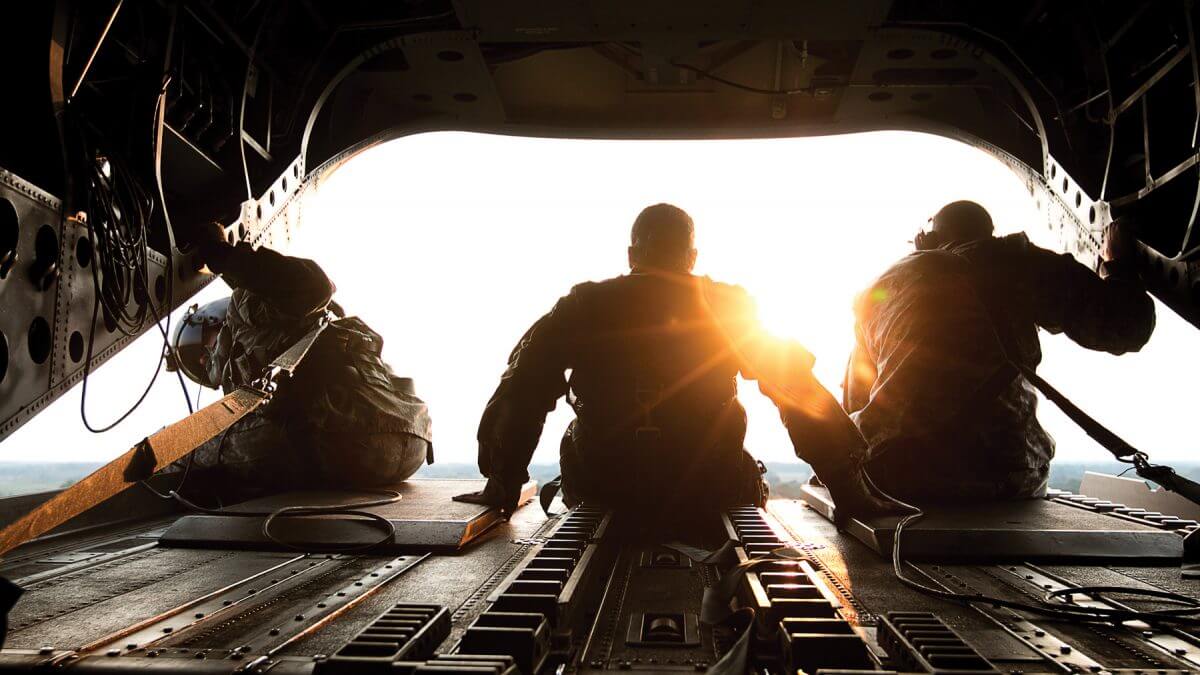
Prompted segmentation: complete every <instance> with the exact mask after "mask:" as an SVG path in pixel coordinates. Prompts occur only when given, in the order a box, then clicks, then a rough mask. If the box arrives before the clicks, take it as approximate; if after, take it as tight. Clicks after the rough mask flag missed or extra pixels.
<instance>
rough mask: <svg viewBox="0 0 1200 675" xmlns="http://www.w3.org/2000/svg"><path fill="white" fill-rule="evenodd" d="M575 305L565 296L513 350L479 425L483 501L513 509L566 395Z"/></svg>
mask: <svg viewBox="0 0 1200 675" xmlns="http://www.w3.org/2000/svg"><path fill="white" fill-rule="evenodd" d="M575 304H576V299H575V297H574V295H568V296H566V297H564V298H562V299H561V300H559V301H558V303H557V304H556V305H555V306H554V308H553V309H552V310H550V312H549V313H547V314H546V315H545V316H543V317H542V318H540V319H538V320H537V322H535V323H534V324H533V326H532V327H530V329H529V330H528V331H526V332H525V335H524V336H522V338H521V340H520V342H518V343H517V346H516V347H515V348H514V349H513V351H512V354H511V355H510V356H509V359H508V368H507V369H506V370H505V371H504V375H503V376H501V378H500V384H499V386H497V387H496V391H495V393H494V394H492V398H491V400H490V401H488V404H487V407H486V408H485V409H484V412H483V418H482V419H481V420H480V423H479V433H478V440H479V472H480V473H482V474H483V475H484V476H486V477H487V478H488V490H487V491H490V493H491V494H490V495H488V497H487V498H486V499H485V500H484V501H486V502H487V503H490V504H492V505H494V506H500V507H502V508H505V509H507V510H510V511H511V510H512V509H514V508H516V506H517V505H516V499H517V495H518V494H519V493H520V489H521V486H522V485H524V483H525V482H526V481H528V480H529V462H530V459H531V458H532V457H533V451H534V450H535V449H536V448H537V444H538V440H539V439H540V438H541V435H542V428H543V426H544V425H545V423H546V415H547V414H548V413H549V412H550V411H551V410H554V407H555V405H556V404H557V402H558V399H559V397H561V396H563V395H565V394H566V392H567V379H566V370H567V368H568V367H569V357H568V348H569V346H570V343H571V326H572V322H573V321H574V319H573V313H574V311H573V310H574V307H575Z"/></svg>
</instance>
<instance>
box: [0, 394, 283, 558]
mask: <svg viewBox="0 0 1200 675" xmlns="http://www.w3.org/2000/svg"><path fill="white" fill-rule="evenodd" d="M265 401H266V394H264V393H262V392H260V391H255V390H253V389H247V388H242V389H237V390H235V391H233V392H232V393H230V394H228V395H227V396H225V397H224V398H221V399H220V400H218V401H216V402H214V403H211V404H209V405H207V406H205V407H204V408H201V409H200V410H198V411H196V412H195V413H193V414H192V415H189V416H187V417H185V418H183V419H182V420H179V421H178V422H176V423H174V424H172V425H170V426H168V427H166V428H164V429H162V430H160V431H158V432H157V433H155V434H154V435H152V436H150V437H148V438H146V439H145V440H143V441H142V442H141V443H138V445H137V446H136V447H134V448H132V449H130V450H129V451H128V452H126V453H125V454H123V455H121V456H120V457H118V458H116V459H114V460H113V461H111V462H109V463H108V464H105V465H104V466H102V467H100V468H99V469H97V470H96V471H94V472H93V473H91V474H90V475H88V476H87V477H85V478H83V479H82V480H80V481H79V482H77V483H75V484H74V485H72V486H71V487H69V488H67V489H65V490H63V491H62V492H60V493H58V494H57V495H55V496H53V497H51V498H50V500H49V501H47V502H45V503H44V504H42V505H41V506H39V507H37V508H36V509H34V510H33V511H31V512H29V513H27V514H25V515H24V516H23V517H21V519H20V520H18V521H16V522H15V523H13V524H11V525H9V526H8V527H6V528H4V529H3V530H0V555H3V554H4V553H7V552H9V551H11V550H12V549H14V548H16V547H17V546H19V545H21V544H23V543H25V542H27V541H29V540H30V539H33V538H35V537H38V536H41V535H43V534H45V533H46V532H49V531H50V530H52V529H54V528H55V527H58V526H59V525H62V524H63V523H65V522H67V521H68V520H70V519H71V518H74V517H75V516H77V515H79V514H81V513H83V512H84V511H87V510H88V509H90V508H92V507H93V506H95V505H97V504H99V503H100V502H103V501H104V500H106V499H108V498H110V497H112V496H114V495H116V494H118V493H120V492H122V491H124V490H126V489H127V488H129V487H131V486H133V485H135V484H136V483H138V482H139V481H142V480H145V479H146V478H149V477H150V475H152V474H153V473H154V472H155V471H158V470H160V469H162V468H165V467H166V466H168V465H170V464H172V463H173V462H175V461H177V460H179V459H181V458H183V457H184V456H186V455H187V454H188V453H189V452H191V451H192V450H194V449H195V448H196V447H198V446H199V445H200V444H202V443H204V442H205V441H207V440H209V439H211V438H213V437H214V436H216V435H217V434H219V433H221V432H222V431H224V430H226V429H228V428H229V427H230V426H232V425H233V424H234V423H235V422H237V421H238V420H240V419H242V418H243V417H245V416H246V415H248V414H250V413H251V412H253V411H254V410H255V409H257V408H258V407H259V406H261V405H262V404H263V403H264V402H265Z"/></svg>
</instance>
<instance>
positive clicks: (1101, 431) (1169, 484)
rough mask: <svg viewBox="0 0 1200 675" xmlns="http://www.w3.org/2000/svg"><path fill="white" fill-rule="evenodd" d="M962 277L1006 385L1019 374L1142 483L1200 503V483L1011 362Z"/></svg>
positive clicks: (1007, 339)
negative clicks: (997, 352) (1001, 363)
mask: <svg viewBox="0 0 1200 675" xmlns="http://www.w3.org/2000/svg"><path fill="white" fill-rule="evenodd" d="M942 250H948V249H942ZM949 252H950V253H953V254H954V255H956V256H959V257H960V258H962V259H964V260H967V261H968V263H969V262H970V259H969V258H967V257H966V256H965V255H962V254H961V253H957V252H954V251H949ZM966 276H967V279H969V280H970V284H971V287H972V289H973V290H974V291H975V296H976V297H977V298H978V299H979V302H980V303H981V304H982V305H983V307H984V309H985V310H986V312H985V314H986V316H987V317H988V321H989V322H990V323H991V325H992V329H993V330H994V331H995V332H996V337H997V340H998V341H999V343H1000V349H1001V353H1002V354H1003V356H1004V359H1005V360H1006V361H1007V364H1006V366H1008V368H1007V369H1013V368H1015V371H1012V370H1010V372H1013V375H1012V377H1011V378H1009V379H1007V380H1006V382H1011V381H1012V378H1016V377H1017V376H1018V374H1019V375H1023V376H1024V377H1025V379H1026V380H1028V381H1029V383H1030V384H1032V385H1033V386H1034V388H1036V389H1037V390H1038V391H1040V392H1042V395H1044V396H1045V397H1046V398H1047V399H1049V400H1050V401H1051V402H1052V403H1054V405H1056V406H1057V407H1058V408H1059V410H1062V411H1063V414H1065V415H1066V416H1067V418H1068V419H1070V420H1071V421H1072V422H1074V423H1075V424H1076V425H1077V426H1078V427H1079V428H1080V429H1082V430H1083V431H1084V433H1086V434H1087V435H1088V436H1090V437H1091V438H1092V440H1094V441H1096V443H1097V444H1099V445H1100V447H1102V448H1104V449H1105V450H1107V451H1109V452H1110V453H1112V455H1113V457H1115V458H1116V459H1117V460H1118V461H1121V462H1126V463H1129V464H1132V465H1133V468H1134V471H1135V472H1136V473H1137V475H1139V476H1141V477H1142V478H1145V479H1146V480H1150V481H1154V482H1155V483H1158V484H1159V485H1161V486H1162V487H1163V488H1165V489H1166V490H1168V491H1169V492H1175V493H1177V494H1179V495H1180V496H1181V497H1184V498H1185V499H1189V500H1191V501H1192V502H1194V503H1196V504H1200V483H1196V482H1195V481H1192V480H1189V479H1187V478H1184V477H1183V476H1180V475H1179V474H1178V473H1176V472H1175V469H1173V468H1171V467H1169V466H1165V465H1159V464H1151V463H1150V458H1149V456H1148V455H1147V454H1146V453H1144V452H1142V451H1141V450H1138V449H1137V448H1135V447H1133V446H1132V445H1130V444H1129V443H1128V442H1127V441H1125V439H1123V438H1121V437H1120V436H1118V435H1117V434H1116V433H1114V432H1113V431H1112V430H1111V429H1109V428H1108V427H1106V426H1104V425H1103V424H1101V423H1100V422H1099V421H1098V420H1096V418H1094V417H1092V416H1091V415H1089V414H1087V413H1086V412H1084V411H1083V409H1082V408H1080V407H1079V406H1077V405H1075V403H1074V402H1072V401H1071V399H1069V398H1067V397H1066V396H1065V395H1064V394H1063V393H1062V392H1060V391H1059V390H1058V389H1056V388H1055V387H1054V386H1053V385H1051V384H1050V383H1049V382H1047V381H1046V380H1045V379H1044V378H1043V377H1042V376H1041V375H1038V374H1037V372H1036V371H1034V369H1033V368H1031V367H1030V366H1027V365H1025V364H1023V363H1020V362H1018V361H1017V360H1016V359H1014V358H1013V357H1012V355H1011V352H1010V351H1009V349H1010V347H1011V345H1012V343H1013V342H1012V339H1011V335H1010V333H1009V331H1007V330H1005V329H1004V328H1005V326H1007V324H1003V323H1001V322H1000V321H998V320H997V310H996V309H995V307H994V306H993V304H992V303H991V302H990V301H989V300H990V298H989V296H988V295H987V294H986V293H984V292H983V290H982V288H981V287H980V282H979V279H978V278H977V277H976V275H975V272H974V270H973V269H969V271H968V272H967V275H966ZM1002 390H1003V388H998V389H996V395H999V393H1000V391H1002Z"/></svg>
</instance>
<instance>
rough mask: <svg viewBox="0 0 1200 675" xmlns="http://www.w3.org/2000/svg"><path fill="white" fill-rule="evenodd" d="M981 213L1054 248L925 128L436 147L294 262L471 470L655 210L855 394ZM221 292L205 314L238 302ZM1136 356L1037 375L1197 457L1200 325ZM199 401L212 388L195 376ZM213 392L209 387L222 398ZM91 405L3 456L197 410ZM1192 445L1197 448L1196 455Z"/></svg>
mask: <svg viewBox="0 0 1200 675" xmlns="http://www.w3.org/2000/svg"><path fill="white" fill-rule="evenodd" d="M957 199H972V200H975V201H977V202H979V203H981V204H983V205H984V206H985V207H986V208H987V209H988V210H989V211H990V212H991V214H992V217H993V219H994V220H995V222H996V224H997V229H998V231H999V232H1001V233H1007V232H1014V231H1018V230H1025V231H1027V232H1029V234H1030V235H1031V236H1032V237H1033V238H1034V241H1036V242H1038V243H1041V244H1042V245H1045V246H1049V247H1053V246H1054V245H1055V241H1054V240H1053V238H1052V235H1051V234H1050V232H1049V230H1048V229H1047V228H1046V226H1045V224H1044V219H1043V218H1041V217H1040V216H1039V214H1038V212H1037V210H1036V206H1035V204H1034V201H1033V199H1032V198H1031V196H1030V195H1029V193H1028V192H1027V191H1026V190H1025V188H1024V186H1023V185H1022V184H1021V182H1020V181H1019V180H1018V179H1017V178H1016V177H1015V176H1014V175H1013V174H1012V173H1011V172H1010V171H1009V170H1008V169H1007V168H1006V167H1005V166H1003V165H1002V164H1000V163H999V162H998V161H996V160H994V159H993V158H991V157H990V156H988V155H986V154H984V153H983V152H982V151H979V150H976V149H974V148H971V147H969V146H966V145H963V144H960V143H958V142H955V141H951V140H947V139H943V138H939V137H934V136H927V135H921V134H915V133H899V132H887V133H872V134H861V135H853V136H839V137H825V138H810V139H787V140H755V141H662V142H648V141H576V140H549V139H527V138H512V137H502V136H483V135H476V134H466V133H437V134H425V135H420V136H415V137H411V138H406V139H402V140H398V141H393V142H391V143H387V144H384V145H382V146H380V147H377V148H374V149H372V150H370V151H367V152H365V153H363V154H361V155H360V156H358V157H356V158H354V159H353V160H351V161H350V162H349V163H347V164H346V165H345V166H344V167H342V168H341V169H339V170H338V171H336V172H335V173H334V174H333V175H332V176H330V177H329V178H328V179H327V180H326V181H325V182H324V183H323V184H322V185H321V187H320V189H319V190H317V191H316V193H315V194H314V195H313V198H312V199H311V201H309V202H308V203H307V204H306V205H305V207H304V226H303V227H302V228H301V230H300V231H299V233H298V234H297V238H296V240H295V242H294V243H293V246H292V248H291V251H290V252H292V253H295V254H297V255H303V256H306V257H311V258H314V259H316V260H317V261H318V262H320V263H321V265H322V266H323V267H324V268H325V270H326V271H327V273H328V274H329V276H330V277H331V278H332V279H333V280H334V281H335V283H336V284H337V286H338V289H339V291H338V294H337V296H336V297H337V299H338V300H339V301H340V302H341V303H342V305H343V306H344V307H345V308H346V309H347V311H348V312H349V313H352V314H358V315H359V316H361V317H363V318H364V319H365V320H366V321H367V322H368V323H369V324H370V325H371V326H373V327H374V328H375V329H376V330H378V331H379V332H380V333H382V334H383V336H384V338H385V348H384V356H385V358H386V359H387V361H388V362H389V363H391V365H392V366H393V368H394V369H395V370H396V372H397V373H398V374H400V375H408V376H411V377H414V378H415V380H416V384H417V389H418V392H419V394H420V395H421V396H422V397H423V398H424V399H425V400H426V401H427V402H428V403H429V405H430V407H431V411H432V413H433V419H434V434H435V446H436V450H437V457H438V459H439V460H440V461H443V462H474V461H475V451H476V446H475V441H474V438H475V429H476V425H477V423H478V420H479V415H480V413H481V412H482V410H483V406H484V404H485V403H486V402H487V400H488V398H489V396H490V395H491V392H492V390H493V388H494V387H495V385H496V381H497V379H498V378H499V375H500V373H501V372H502V371H503V369H504V365H505V361H506V359H507V356H508V353H509V351H510V350H511V349H512V346H513V344H515V342H516V341H517V339H518V338H519V337H520V336H521V334H522V333H523V332H524V331H525V329H526V328H527V327H528V326H529V324H530V323H532V322H533V321H534V320H536V319H537V318H538V317H539V316H541V314H542V313H544V312H545V311H547V310H548V309H549V308H550V307H551V306H552V305H553V304H554V302H555V300H557V299H558V298H559V297H560V296H562V295H564V294H565V293H567V291H569V290H570V288H571V286H572V285H574V284H576V283H579V282H581V281H586V280H599V279H604V278H607V277H611V276H615V275H619V274H623V273H625V272H626V271H628V270H627V267H626V254H625V248H626V246H627V245H628V237H629V228H630V225H631V224H632V222H633V219H634V217H635V216H636V215H637V213H638V211H640V210H641V209H642V208H643V207H645V206H647V205H649V204H653V203H656V202H663V201H665V202H671V203H673V204H676V205H678V206H680V207H682V208H684V209H686V210H687V211H688V212H689V213H691V214H692V216H693V218H694V219H695V222H696V239H697V248H698V249H699V251H700V254H699V259H698V262H697V266H696V271H697V272H698V273H700V274H707V275H710V276H712V277H713V278H715V279H718V280H720V281H726V282H732V283H738V284H741V285H743V286H745V287H746V288H747V289H748V290H749V291H750V292H751V293H752V294H753V295H754V296H755V297H756V298H757V300H758V303H759V309H760V313H761V315H762V317H763V318H764V320H765V322H766V324H767V325H768V327H769V328H771V329H772V330H773V331H774V332H776V333H778V334H781V335H787V336H792V337H795V338H798V339H799V340H800V341H801V342H803V343H804V344H805V345H806V346H807V347H808V348H809V349H810V350H811V351H812V352H813V353H815V354H816V355H817V374H818V376H819V377H820V379H821V380H822V381H823V382H824V383H825V384H826V386H827V387H829V388H830V389H831V390H832V391H833V392H834V393H835V395H838V396H840V383H841V375H842V368H843V366H844V365H845V362H846V358H847V355H848V353H849V349H850V346H851V344H852V335H853V316H852V314H851V309H850V307H851V302H852V300H853V298H854V296H855V294H856V293H858V292H859V291H861V290H862V289H864V288H865V287H866V286H867V285H869V284H870V282H871V281H872V280H873V279H874V278H875V277H876V276H878V274H879V273H880V272H882V271H883V269H885V268H886V267H887V266H888V265H889V264H890V263H891V262H893V261H894V260H896V259H897V258H899V257H901V256H903V255H905V254H906V253H908V252H909V251H910V250H911V243H910V242H911V239H912V235H913V233H915V232H916V231H917V229H918V228H920V227H922V226H923V225H924V224H925V222H926V219H927V218H928V217H929V216H930V215H932V214H933V213H934V212H935V211H937V209H938V208H939V207H940V206H942V205H943V204H945V203H947V202H950V201H953V200H957ZM220 287H223V284H214V286H213V287H210V288H209V289H208V290H206V291H205V293H204V294H202V295H201V296H200V298H198V300H199V301H201V302H203V301H205V300H208V299H212V298H215V297H219V296H220V295H221V294H222V293H223V292H227V290H225V289H223V288H220ZM1158 310H1159V315H1158V316H1159V324H1158V330H1157V331H1156V333H1155V335H1154V337H1153V338H1152V339H1151V341H1150V344H1149V345H1148V346H1147V347H1146V348H1145V349H1144V350H1143V351H1142V352H1141V353H1139V354H1135V355H1131V356H1126V357H1121V358H1117V357H1113V356H1109V355H1107V354H1102V353H1095V352H1088V351H1086V350H1084V349H1082V348H1080V347H1077V346H1075V345H1074V344H1073V343H1071V342H1070V341H1069V340H1067V339H1066V338H1064V337H1062V336H1050V335H1047V334H1043V347H1044V351H1045V355H1046V358H1045V363H1044V365H1043V367H1042V369H1041V371H1040V372H1042V374H1043V375H1044V376H1045V377H1046V378H1047V379H1048V380H1050V381H1051V382H1052V383H1054V384H1056V385H1057V386H1058V387H1059V388H1060V389H1062V390H1063V391H1064V392H1066V393H1067V394H1068V395H1069V396H1071V397H1073V398H1074V399H1075V400H1076V402H1077V403H1079V404H1080V405H1081V406H1082V407H1083V408H1084V409H1086V410H1089V411H1090V412H1091V413H1092V414H1093V415H1095V416H1096V417H1097V418H1099V419H1100V420H1102V421H1104V422H1105V423H1106V424H1108V425H1110V426H1111V427H1112V428H1113V429H1114V430H1115V431H1117V432H1118V433H1120V434H1122V435H1124V436H1125V438H1126V439H1127V440H1129V441H1130V442H1131V443H1133V444H1134V445H1136V446H1139V447H1141V448H1142V449H1144V450H1146V451H1148V452H1150V453H1151V454H1152V455H1153V456H1154V457H1155V458H1157V459H1161V460H1171V459H1176V460H1184V459H1192V458H1193V457H1194V456H1195V454H1194V452H1193V451H1194V450H1195V449H1196V448H1194V447H1192V445H1190V444H1187V443H1189V442H1188V441H1186V440H1182V441H1181V439H1186V438H1188V435H1187V434H1184V433H1181V432H1182V430H1183V429H1184V428H1185V424H1186V421H1187V420H1188V416H1189V414H1190V412H1191V405H1190V396H1189V395H1188V393H1187V391H1186V390H1185V389H1182V388H1178V387H1172V386H1166V387H1164V386H1163V383H1166V382H1173V381H1178V378H1177V375H1178V373H1179V370H1178V369H1179V364H1180V363H1181V362H1182V361H1184V359H1185V357H1186V354H1188V353H1189V350H1190V348H1191V347H1192V346H1193V345H1194V342H1195V338H1196V334H1195V329H1194V328H1192V327H1191V326H1190V325H1188V324H1186V323H1185V322H1184V321H1183V320H1181V319H1179V318H1178V317H1177V316H1176V315H1175V314H1173V313H1172V312H1170V310H1168V309H1166V308H1165V307H1164V306H1162V305H1161V304H1159V307H1158ZM160 347H161V339H160V337H159V336H158V335H157V332H155V334H154V335H148V336H146V337H144V338H142V339H141V340H139V341H138V342H137V343H135V344H134V345H133V346H132V347H131V348H129V349H126V350H125V351H124V352H122V353H121V354H119V355H118V356H117V357H115V358H114V359H113V361H112V362H110V363H109V364H107V365H105V366H104V367H103V368H101V369H100V370H99V371H97V373H96V374H95V375H94V377H93V380H92V382H91V384H90V385H89V392H88V401H87V403H88V412H89V417H90V418H91V419H92V420H93V425H97V424H106V423H108V422H109V421H111V420H112V419H113V418H114V417H115V416H116V415H117V414H119V413H120V412H123V410H124V409H125V408H126V407H128V406H129V405H130V404H131V403H132V402H133V401H134V400H135V399H136V398H137V396H138V395H139V394H140V393H141V390H142V387H144V386H145V382H146V378H148V377H149V376H150V374H151V371H152V368H153V366H154V362H155V360H156V357H157V354H158V351H159V349H160ZM189 386H190V389H191V391H192V394H193V396H194V395H195V392H196V387H195V385H191V384H190V383H189ZM741 390H742V400H743V402H744V403H745V405H746V408H747V410H748V411H749V415H750V430H749V434H748V437H747V447H748V448H749V449H750V450H751V452H752V453H754V454H755V455H756V456H757V457H759V458H760V459H764V460H775V461H778V460H787V459H789V458H792V457H793V454H792V449H791V447H790V443H789V442H788V439H787V436H786V434H785V433H784V431H783V427H782V425H781V424H780V422H779V418H778V415H777V413H776V412H775V410H774V409H773V407H772V406H771V405H770V403H769V402H768V401H767V400H766V399H765V398H764V397H762V396H761V395H760V394H759V393H758V390H757V387H755V386H754V385H749V386H746V385H745V383H743V386H742V388H741ZM215 397H216V394H215V392H213V391H211V390H206V391H205V392H204V400H206V401H212V400H213V399H214V398H215ZM79 400H80V390H79V388H78V387H77V388H76V389H75V390H74V391H72V392H71V393H69V394H68V395H66V396H64V397H63V398H62V399H61V400H60V401H59V402H58V403H56V404H55V405H54V406H51V407H50V408H49V409H47V410H46V411H44V412H43V413H42V414H41V415H40V416H38V417H37V418H35V419H34V420H33V421H32V422H30V423H29V424H27V425H26V426H25V427H23V428H22V429H20V430H19V431H17V432H16V433H15V434H14V435H13V436H12V437H11V438H9V439H8V440H6V441H5V442H4V444H3V453H2V454H0V460H23V461H31V460H32V461H66V460H87V461H102V460H107V459H109V458H112V457H114V456H116V455H117V454H119V453H121V452H123V451H125V450H126V449H128V448H129V447H130V445H131V444H133V443H134V442H136V441H137V440H138V439H140V438H142V437H144V436H145V435H147V434H149V433H152V432H153V431H155V430H156V429H158V428H159V427H161V426H163V425H164V424H166V423H169V422H171V421H174V420H176V419H178V418H180V417H183V416H184V414H185V413H186V409H185V407H184V402H183V398H182V395H181V393H180V389H179V383H178V381H177V380H175V378H174V375H173V374H168V373H165V372H164V373H163V374H162V375H160V377H159V381H158V383H157V384H156V385H155V387H154V390H153V391H152V392H151V395H150V396H149V398H148V400H147V401H146V403H145V404H144V405H143V406H142V408H141V409H139V410H138V411H137V412H136V413H135V414H134V415H133V416H131V417H130V419H129V420H127V421H126V422H125V423H124V424H123V425H121V426H120V427H118V428H117V429H116V430H114V431H112V432H110V433H107V434H104V435H103V436H100V437H96V436H95V435H92V434H89V433H88V432H87V431H86V430H84V429H83V427H82V424H81V423H80V421H79ZM1041 415H1042V419H1043V422H1044V424H1045V425H1046V427H1047V428H1048V429H1049V430H1050V431H1051V433H1052V434H1053V435H1054V436H1055V437H1056V438H1057V439H1058V447H1059V451H1058V457H1059V458H1060V459H1065V460H1071V461H1080V460H1088V459H1096V460H1103V459H1106V458H1107V454H1106V453H1105V452H1104V451H1103V450H1102V449H1100V448H1099V447H1098V446H1096V445H1095V444H1094V443H1093V442H1091V441H1090V440H1089V439H1088V438H1087V437H1086V436H1084V435H1083V434H1082V432H1080V431H1079V430H1078V429H1076V428H1075V427H1074V426H1073V425H1072V424H1071V423H1070V422H1069V421H1068V420H1066V418H1065V417H1063V416H1062V414H1061V413H1059V412H1058V411H1057V410H1056V409H1054V408H1053V406H1052V405H1050V404H1047V403H1045V402H1043V405H1042V408H1041ZM569 419H570V414H569V410H568V408H567V406H566V404H565V403H560V404H559V408H558V410H556V411H555V412H554V413H553V414H552V416H551V418H550V421H549V422H548V423H547V425H546V432H545V434H544V436H543V439H542V444H541V445H540V446H539V448H538V452H537V454H536V455H535V458H534V461H535V462H553V461H556V460H557V453H558V439H559V436H560V435H561V433H562V430H563V429H564V428H565V426H566V424H567V422H568V421H569ZM1181 442H1182V443H1185V445H1179V443H1181Z"/></svg>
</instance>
